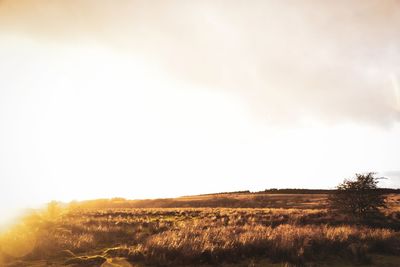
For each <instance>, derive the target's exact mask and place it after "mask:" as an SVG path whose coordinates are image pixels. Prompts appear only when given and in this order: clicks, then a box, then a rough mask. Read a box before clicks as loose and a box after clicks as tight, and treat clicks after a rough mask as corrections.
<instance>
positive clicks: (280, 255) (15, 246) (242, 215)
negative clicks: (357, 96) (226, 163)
mask: <svg viewBox="0 0 400 267" xmlns="http://www.w3.org/2000/svg"><path fill="white" fill-rule="evenodd" d="M390 197H391V198H392V199H391V200H390V201H392V202H391V203H393V205H392V206H393V207H391V209H390V210H388V211H387V212H386V216H385V217H380V218H377V219H376V221H370V222H369V224H360V222H359V221H354V220H353V218H351V217H346V216H343V215H340V214H330V213H329V212H328V211H327V210H326V209H317V208H315V207H313V208H311V209H305V208H301V209H299V208H136V209H135V208H112V209H109V208H87V207H86V206H81V207H79V206H77V205H74V207H73V208H70V209H68V208H66V209H59V208H57V207H54V206H53V207H51V209H49V211H48V212H38V213H36V214H31V215H29V216H27V217H25V218H24V219H23V220H21V222H20V223H19V224H17V225H15V226H14V227H13V228H12V229H10V230H9V231H8V232H6V233H3V234H2V235H1V236H0V260H2V261H3V263H1V262H0V265H1V264H3V265H6V264H17V265H15V266H18V264H19V265H20V266H22V265H21V264H28V265H27V266H29V263H32V264H33V263H36V264H40V263H43V262H44V261H45V262H46V264H51V263H53V264H54V266H58V265H61V264H64V263H65V264H66V263H70V264H71V266H72V265H74V264H75V266H85V265H86V266H87V265H89V266H90V262H92V263H93V262H97V263H100V262H102V264H105V265H104V266H112V265H113V264H114V263H113V262H124V264H125V266H127V265H126V263H129V264H135V265H136V264H141V265H143V266H147V265H158V266H159V265H164V266H178V265H186V266H187V265H199V264H204V265H207V264H208V265H217V264H222V263H225V264H236V263H240V262H243V261H249V260H250V259H254V260H255V262H257V261H258V260H262V259H269V260H270V261H272V262H287V263H290V264H292V265H298V266H301V265H307V264H315V263H316V262H319V263H320V262H324V261H330V260H332V257H334V258H335V257H336V258H337V257H340V258H343V259H347V261H349V262H350V263H368V262H370V261H371V259H373V258H371V256H370V255H372V254H376V253H378V254H380V255H381V254H382V253H383V254H393V255H396V254H398V253H399V252H400V232H399V230H400V227H399V225H400V222H399V219H400V211H398V209H397V208H396V206H395V204H396V203H397V202H396V201H398V200H399V198H398V197H397V196H390ZM37 262H40V263H37ZM103 262H104V263H103ZM399 264H400V262H399ZM35 266H40V265H35ZM92 266H96V265H92Z"/></svg>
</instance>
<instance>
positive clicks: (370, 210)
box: [329, 172, 386, 218]
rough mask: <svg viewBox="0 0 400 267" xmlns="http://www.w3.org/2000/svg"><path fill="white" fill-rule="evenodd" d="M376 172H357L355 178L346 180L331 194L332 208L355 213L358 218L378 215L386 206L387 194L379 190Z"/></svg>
mask: <svg viewBox="0 0 400 267" xmlns="http://www.w3.org/2000/svg"><path fill="white" fill-rule="evenodd" d="M374 175H375V174H374V173H372V172H370V173H367V174H356V179H355V180H345V181H344V182H343V183H341V184H340V185H338V186H337V190H336V191H335V192H334V193H332V194H331V195H330V198H329V202H330V207H331V209H334V210H338V211H340V212H343V213H348V214H353V215H355V216H357V217H358V218H366V217H367V216H368V215H376V214H377V213H379V211H380V210H381V209H382V208H385V207H386V204H385V198H386V197H385V195H384V194H382V192H381V191H379V190H377V184H378V179H377V178H375V177H374Z"/></svg>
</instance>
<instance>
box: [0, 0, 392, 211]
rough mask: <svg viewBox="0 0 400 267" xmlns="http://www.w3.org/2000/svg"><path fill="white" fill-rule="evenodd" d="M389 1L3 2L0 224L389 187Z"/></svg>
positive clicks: (0, 2)
mask: <svg viewBox="0 0 400 267" xmlns="http://www.w3.org/2000/svg"><path fill="white" fill-rule="evenodd" d="M399 29H400V1H397V0H396V1H394V0H393V1H391V0H384V1H382V0H379V1H378V0H376V1H375V0H374V1H372V0H353V1H342V0H338V1H329V2H326V1H307V0H296V1H294V0H293V1H291V0H287V1H272V0H271V1H234V0H231V1H218V0H217V1H215V0H214V1H197V2H195V1H123V0H121V1H111V0H96V1H95V0H83V1H77V0H68V1H67V0H59V1H51V0H36V1H28V0H19V1H14V0H0V200H1V203H3V204H1V207H0V214H2V215H8V214H11V213H12V212H14V211H16V210H18V209H20V208H23V207H31V206H35V205H39V204H41V203H46V202H48V201H50V200H60V201H71V200H82V199H92V198H110V197H126V198H131V199H134V198H155V197H175V196H181V195H190V194H199V193H211V192H221V191H236V190H252V191H259V190H263V189H266V188H334V187H335V186H336V185H337V184H338V183H339V182H341V181H342V180H343V179H344V178H351V177H352V176H353V175H354V174H355V173H360V172H369V171H374V172H378V175H379V176H384V177H387V178H389V179H386V180H382V182H381V186H385V187H394V188H398V187H400V159H399V151H400V122H399V121H400V65H399V64H398V62H400V34H399Z"/></svg>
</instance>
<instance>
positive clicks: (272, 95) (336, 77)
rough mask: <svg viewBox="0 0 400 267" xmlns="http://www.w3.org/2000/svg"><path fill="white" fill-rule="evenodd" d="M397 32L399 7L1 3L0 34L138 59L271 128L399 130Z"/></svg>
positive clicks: (399, 49)
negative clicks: (240, 105) (304, 122)
mask: <svg viewBox="0 0 400 267" xmlns="http://www.w3.org/2000/svg"><path fill="white" fill-rule="evenodd" d="M399 28H400V2H399V1H397V0H388V1H384V2H382V1H375V0H369V1H361V0H357V1H351V2H348V1H332V2H329V3H328V2H316V1H305V0H303V1H286V2H282V1H253V2H251V3H249V2H247V1H202V2H198V3H193V2H187V1H167V2H166V1H151V2H149V1H118V2H115V1H110V0H103V1H94V0H87V1H77V0H75V1H74V0H68V1H67V0H60V1H51V0H41V1H39V0H38V1H29V0H19V1H13V0H3V1H0V33H3V34H18V35H24V36H25V37H29V38H32V39H36V40H38V41H40V42H51V43H56V44H58V43H63V44H64V43H66V44H70V45H79V43H80V42H92V43H94V44H99V45H105V46H108V47H110V48H111V49H114V50H115V51H118V52H120V53H131V54H135V55H140V56H141V57H143V58H145V59H146V60H147V61H148V62H151V63H153V64H157V65H161V66H163V68H164V69H166V70H167V71H168V72H169V73H170V75H172V76H174V77H175V78H177V79H181V80H185V81H186V82H187V83H189V84H190V83H193V84H200V85H203V86H206V87H208V88H210V90H223V91H224V92H227V93H232V94H239V95H240V97H241V99H243V101H246V103H247V104H248V106H249V107H250V108H251V109H252V110H253V114H255V116H257V117H258V118H260V119H262V120H267V121H274V122H277V123H282V122H283V123H287V122H293V121H299V120H301V119H303V118H312V119H318V120H321V121H324V122H328V123H332V122H343V121H356V122H364V123H373V124H378V125H390V124H392V123H393V122H395V121H398V120H399V119H400V107H399V106H398V100H397V99H396V94H397V95H398V94H399V92H397V91H396V90H398V87H396V86H394V84H396V82H397V80H399V79H400V67H399V65H398V62H400V36H399V34H398V29H399ZM393 81H395V82H393ZM396 88H397V89H396Z"/></svg>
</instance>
